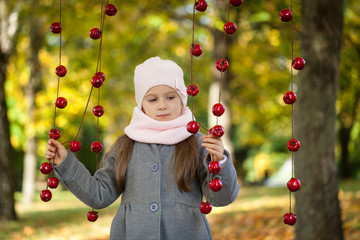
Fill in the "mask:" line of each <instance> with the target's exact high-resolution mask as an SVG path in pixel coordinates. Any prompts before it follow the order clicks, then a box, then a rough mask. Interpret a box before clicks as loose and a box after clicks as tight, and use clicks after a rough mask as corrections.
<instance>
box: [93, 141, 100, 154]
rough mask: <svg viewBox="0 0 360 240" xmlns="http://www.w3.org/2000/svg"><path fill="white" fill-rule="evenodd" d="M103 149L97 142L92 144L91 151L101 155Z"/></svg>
mask: <svg viewBox="0 0 360 240" xmlns="http://www.w3.org/2000/svg"><path fill="white" fill-rule="evenodd" d="M102 149H103V145H102V144H101V142H98V141H96V142H93V143H92V144H91V151H92V152H94V153H99V152H101V150H102Z"/></svg>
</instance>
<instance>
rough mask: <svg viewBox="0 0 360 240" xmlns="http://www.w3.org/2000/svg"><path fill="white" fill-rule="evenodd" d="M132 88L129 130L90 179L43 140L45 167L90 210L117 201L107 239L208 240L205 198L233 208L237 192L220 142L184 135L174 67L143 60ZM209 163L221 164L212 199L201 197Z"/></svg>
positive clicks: (179, 75) (181, 89)
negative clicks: (219, 184) (51, 166)
mask: <svg viewBox="0 0 360 240" xmlns="http://www.w3.org/2000/svg"><path fill="white" fill-rule="evenodd" d="M134 84H135V99H136V103H137V106H136V107H135V108H134V112H133V116H132V119H131V122H130V124H129V125H128V126H127V127H126V128H125V134H124V135H122V136H120V137H119V138H118V139H117V140H116V142H115V143H114V144H113V146H112V147H111V149H110V151H109V152H108V153H107V154H105V156H104V160H103V161H104V167H103V168H101V169H99V170H98V171H97V172H96V173H95V174H94V176H91V175H90V173H89V171H88V170H87V169H86V168H85V167H84V165H82V164H81V163H80V162H79V161H78V160H77V159H76V157H75V156H74V155H73V154H72V153H71V152H70V151H67V150H66V149H65V147H64V146H63V145H61V144H60V143H59V142H58V141H56V140H53V139H49V144H48V145H46V147H47V150H46V159H48V160H49V161H50V162H52V163H54V169H55V173H56V174H57V176H58V177H59V179H60V180H61V182H62V183H63V185H64V186H65V187H66V188H68V189H69V190H70V191H71V192H72V193H73V194H74V195H75V196H76V197H78V198H79V199H80V200H81V201H83V202H84V203H85V204H87V205H89V206H90V207H92V208H94V209H101V208H105V207H107V206H109V205H110V204H111V203H113V202H114V201H115V200H116V199H117V198H118V197H119V196H120V195H122V198H121V204H120V207H119V209H118V211H117V213H116V215H115V217H114V219H113V222H112V225H111V233H110V239H116V240H117V239H130V240H137V239H139V240H140V239H141V240H142V239H146V240H150V239H164V240H171V239H186V240H191V239H196V240H201V239H204V240H205V239H206V240H208V239H212V237H211V231H210V228H209V224H208V222H207V220H206V217H205V215H203V214H202V213H201V212H200V210H199V205H200V203H201V202H202V201H203V197H204V196H205V195H206V194H208V201H209V202H210V203H211V204H212V205H213V206H225V205H228V204H230V203H231V202H233V201H234V200H235V198H236V196H237V194H238V192H239V184H238V182H237V177H236V172H235V168H234V166H233V164H232V160H231V158H230V155H229V153H228V152H227V151H226V150H224V146H223V143H222V140H221V138H217V137H215V136H214V135H208V136H205V135H204V134H202V133H200V132H198V133H196V134H195V135H192V134H190V133H188V132H187V130H186V125H187V123H188V122H189V121H192V113H191V111H190V110H189V108H188V107H186V103H187V93H186V87H185V84H184V79H183V71H182V70H181V68H180V67H179V66H178V65H177V64H176V63H174V62H173V61H170V60H162V59H160V58H159V57H154V58H150V59H148V60H146V61H145V62H144V63H142V64H140V65H138V66H137V67H136V69H135V76H134ZM210 155H212V160H214V161H220V164H221V171H220V172H219V173H218V175H219V177H221V181H222V183H223V188H222V189H221V190H220V191H219V192H213V191H211V190H208V181H209V171H208V164H209V161H210Z"/></svg>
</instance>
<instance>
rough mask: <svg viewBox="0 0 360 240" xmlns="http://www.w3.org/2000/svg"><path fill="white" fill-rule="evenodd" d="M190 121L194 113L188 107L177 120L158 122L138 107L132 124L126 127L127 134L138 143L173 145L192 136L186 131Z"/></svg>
mask: <svg viewBox="0 0 360 240" xmlns="http://www.w3.org/2000/svg"><path fill="white" fill-rule="evenodd" d="M190 121H192V113H191V111H190V109H189V108H188V107H185V108H184V110H183V111H182V113H181V115H180V116H179V117H177V118H176V119H173V120H170V121H157V120H155V119H152V118H150V117H149V116H147V115H146V114H145V113H144V112H143V111H141V109H140V108H139V107H138V106H136V107H135V108H134V111H133V115H132V118H131V121H130V124H129V125H128V126H127V127H125V133H126V135H127V136H128V137H129V138H131V139H133V140H135V141H138V142H143V143H157V144H165V145H172V144H176V143H179V142H181V141H183V140H185V139H186V138H188V137H190V136H191V135H192V134H191V133H189V132H188V131H187V130H186V125H187V123H188V122H190Z"/></svg>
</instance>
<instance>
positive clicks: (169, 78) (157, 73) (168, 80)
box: [134, 57, 187, 109]
mask: <svg viewBox="0 0 360 240" xmlns="http://www.w3.org/2000/svg"><path fill="white" fill-rule="evenodd" d="M134 85H135V100H136V104H137V105H138V107H139V108H140V109H141V108H142V101H143V98H144V96H145V94H146V93H147V91H149V89H150V88H152V87H155V86H159V85H166V86H169V87H172V88H173V89H175V90H176V92H177V93H178V94H179V96H180V98H181V101H182V103H183V106H184V107H185V106H186V103H187V94H186V86H185V83H184V73H183V71H182V69H181V68H180V67H179V65H177V64H176V63H175V62H173V61H171V60H163V59H161V58H160V57H152V58H149V59H147V60H146V61H145V62H143V63H142V64H139V65H138V66H136V68H135V75H134Z"/></svg>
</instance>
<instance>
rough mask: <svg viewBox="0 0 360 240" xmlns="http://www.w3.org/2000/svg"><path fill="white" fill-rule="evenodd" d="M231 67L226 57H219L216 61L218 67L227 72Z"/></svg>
mask: <svg viewBox="0 0 360 240" xmlns="http://www.w3.org/2000/svg"><path fill="white" fill-rule="evenodd" d="M228 68H229V62H228V61H227V60H226V59H219V60H217V62H216V69H217V70H219V71H220V72H225V71H226V70H227V69H228Z"/></svg>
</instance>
